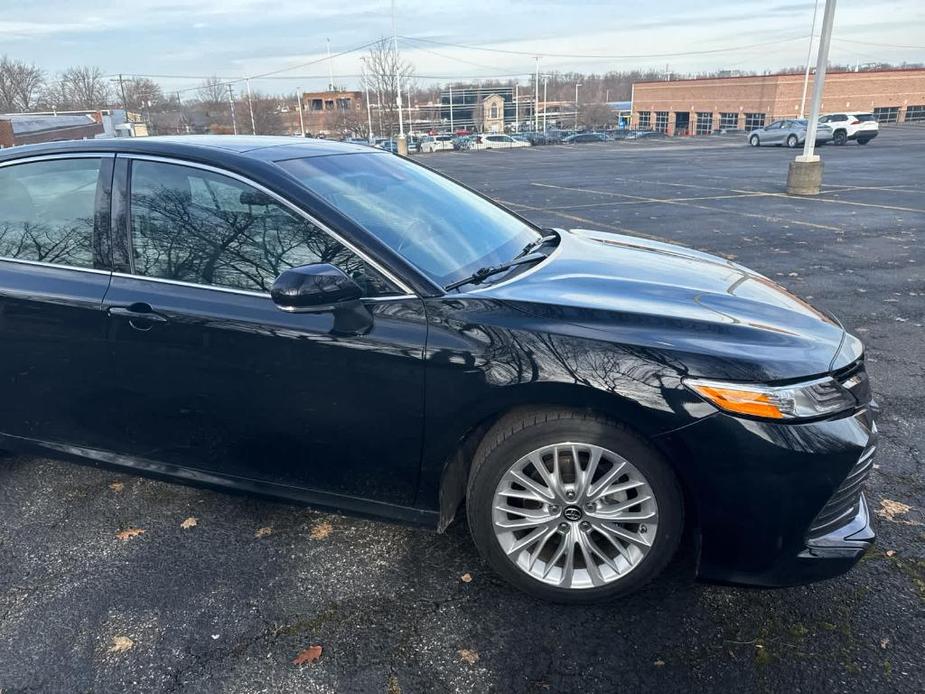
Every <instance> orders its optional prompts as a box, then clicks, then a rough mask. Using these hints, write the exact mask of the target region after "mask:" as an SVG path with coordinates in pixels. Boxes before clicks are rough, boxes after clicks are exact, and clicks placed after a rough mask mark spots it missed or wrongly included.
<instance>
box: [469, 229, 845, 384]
mask: <svg viewBox="0 0 925 694" xmlns="http://www.w3.org/2000/svg"><path fill="white" fill-rule="evenodd" d="M560 237H561V240H560V243H559V245H558V246H557V247H556V249H555V250H554V252H553V253H552V254H551V255H550V257H549V258H548V259H547V260H545V261H544V262H542V263H541V264H540V265H538V266H534V267H533V268H531V269H530V270H527V271H526V272H524V273H522V274H521V275H519V276H517V277H514V278H512V279H510V280H507V281H502V282H500V283H498V284H496V285H494V286H490V287H487V288H485V289H483V290H480V291H479V292H478V293H479V294H482V295H486V294H487V295H490V296H492V297H494V298H497V299H500V300H502V301H504V302H506V303H507V304H509V305H510V306H513V307H515V308H517V309H518V310H520V311H522V312H525V313H527V314H529V315H531V316H533V317H535V318H541V319H548V320H550V321H557V322H565V323H568V324H572V325H576V326H582V327H583V328H585V329H590V330H593V331H603V332H604V333H606V335H607V339H611V340H613V341H614V342H619V343H620V344H625V345H638V346H641V347H647V348H649V349H651V350H658V351H659V352H661V353H663V354H668V355H670V359H671V360H672V362H674V363H675V364H679V363H680V365H681V366H680V367H679V368H680V370H682V371H683V372H684V373H686V374H687V375H691V376H700V377H708V378H727V379H734V380H760V381H777V380H786V379H792V378H801V377H806V376H813V375H817V374H822V373H826V372H828V371H830V370H832V369H837V368H840V367H841V366H845V365H847V364H849V363H850V362H851V361H853V360H855V359H857V358H858V357H859V356H860V353H861V348H860V343H859V342H858V341H857V339H856V338H853V337H851V336H849V335H847V334H846V333H845V331H844V329H843V328H842V326H841V325H840V324H839V323H838V321H837V320H836V319H835V318H834V317H832V316H831V315H828V314H826V313H824V312H822V311H820V310H818V309H816V308H814V307H813V306H810V305H809V304H808V303H806V302H805V301H803V300H802V299H800V298H798V297H796V296H795V295H793V294H791V293H790V292H788V291H787V290H786V289H784V288H783V287H780V286H779V285H777V284H775V283H774V282H772V281H771V280H769V279H768V278H767V277H764V276H762V275H760V274H758V273H757V272H753V271H751V270H749V269H747V268H745V267H743V266H741V265H739V264H737V263H734V262H731V261H729V260H725V259H723V258H719V257H717V256H713V255H710V254H708V253H702V252H700V251H696V250H692V249H689V248H683V247H681V246H676V245H673V244H668V243H661V242H658V241H650V240H647V239H642V238H638V237H633V236H625V235H621V234H611V233H606V232H597V231H590V230H585V229H573V230H571V231H564V230H561V231H560ZM534 329H535V328H534ZM550 330H551V331H554V328H552V327H551V328H550Z"/></svg>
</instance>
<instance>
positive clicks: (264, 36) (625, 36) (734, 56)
mask: <svg viewBox="0 0 925 694" xmlns="http://www.w3.org/2000/svg"><path fill="white" fill-rule="evenodd" d="M824 2H825V0H821V1H820V8H819V23H820V24H821V18H822V5H823V4H824ZM0 5H2V6H3V7H0V54H3V53H5V54H7V55H9V56H10V57H12V58H16V59H19V60H24V61H26V62H29V63H35V64H36V65H38V66H39V67H41V68H43V69H44V70H46V72H47V73H48V75H49V76H54V74H55V73H57V72H59V71H60V70H62V69H64V68H65V67H68V66H71V65H97V66H99V67H100V68H102V69H103V71H104V72H105V73H106V74H109V75H116V74H119V73H122V74H124V75H126V76H128V75H150V76H155V79H157V81H158V82H159V83H160V84H161V85H162V86H163V87H164V88H165V89H167V90H170V91H175V90H183V92H182V93H184V94H189V95H193V91H192V90H194V89H195V87H196V85H197V84H199V83H200V82H201V81H202V78H203V77H205V76H208V75H217V76H220V77H222V78H228V79H234V78H240V77H242V76H253V75H261V74H264V73H267V72H271V71H280V70H282V71H284V72H280V73H279V74H278V75H277V76H276V78H274V79H268V78H260V79H256V80H254V82H253V83H252V84H253V87H254V88H255V89H259V90H262V91H266V92H274V93H280V92H284V91H293V92H294V91H296V90H297V89H305V90H314V89H323V88H325V85H326V84H327V83H328V74H329V69H328V63H327V61H326V60H324V59H325V56H326V51H327V47H328V45H330V50H331V52H332V54H334V55H335V58H334V59H333V61H332V62H331V68H332V71H333V74H334V81H335V83H336V84H338V85H343V86H346V87H348V88H350V87H355V86H356V84H357V82H358V75H359V72H360V61H359V56H360V55H362V54H363V51H354V52H350V51H352V50H353V49H356V48H357V47H359V46H362V45H363V44H366V43H369V42H371V41H374V40H376V39H379V38H381V37H383V36H389V35H391V33H392V14H391V3H389V2H387V1H383V0H272V1H269V0H196V1H195V2H189V1H184V0H145V1H144V2H137V1H133V2H125V1H118V0H90V1H89V2H74V0H18V1H17V0H0ZM482 5H484V9H480V6H482ZM813 6H814V0H803V1H799V0H767V1H762V2H753V1H751V0H713V2H710V3H706V2H690V1H689V0H688V1H687V2H679V1H677V0H661V1H660V2H653V1H651V0H650V1H649V2H633V3H629V2H618V1H609V2H608V1H607V0H500V1H498V0H496V1H495V2H491V3H488V2H485V3H482V2H478V1H476V2H472V1H471V0H468V1H464V2H461V1H459V0H456V1H455V2H450V1H447V0H424V1H421V0H396V3H395V26H396V29H397V33H398V35H399V44H400V46H401V50H402V53H403V55H404V57H405V58H407V59H408V60H410V61H411V62H412V64H413V65H414V67H415V71H416V74H417V76H418V81H419V82H422V83H424V82H443V83H445V82H447V81H457V80H460V81H462V80H474V79H478V78H483V79H485V78H491V77H504V78H506V77H515V76H516V77H518V78H519V77H521V76H522V79H523V82H524V83H525V84H526V83H527V82H528V81H529V75H530V74H531V73H532V72H533V71H534V69H535V61H534V58H533V56H534V55H540V56H541V58H540V70H541V71H554V70H558V71H562V72H566V71H570V70H577V71H582V72H604V71H607V70H625V69H632V68H653V69H660V70H665V69H668V70H669V71H671V72H681V73H688V72H698V71H704V70H712V69H717V68H726V69H758V70H763V69H774V68H780V67H786V66H795V65H802V64H804V62H805V60H806V52H807V48H808V38H809V34H810V25H811V21H812V16H813ZM818 30H819V24H817V30H816V33H817V34H818ZM460 46H463V47H460ZM341 53H344V55H338V54H341ZM830 60H832V61H833V62H836V63H849V64H855V63H858V62H860V63H866V62H874V61H889V62H902V61H908V62H925V2H923V0H839V1H838V6H837V9H836V14H835V25H834V33H833V41H832V47H831V53H830ZM814 61H815V58H814V59H813V62H814ZM306 63H314V64H311V65H305V64H306Z"/></svg>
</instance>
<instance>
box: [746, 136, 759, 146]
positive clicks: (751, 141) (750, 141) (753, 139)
mask: <svg viewBox="0 0 925 694" xmlns="http://www.w3.org/2000/svg"><path fill="white" fill-rule="evenodd" d="M748 144H750V145H751V146H752V147H760V146H761V140H759V139H758V136H757V135H752V136H751V137H750V138H748Z"/></svg>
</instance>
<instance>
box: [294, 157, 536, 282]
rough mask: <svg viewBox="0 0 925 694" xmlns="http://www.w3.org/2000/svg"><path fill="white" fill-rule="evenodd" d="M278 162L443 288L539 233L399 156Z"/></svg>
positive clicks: (499, 260) (514, 251)
mask: <svg viewBox="0 0 925 694" xmlns="http://www.w3.org/2000/svg"><path fill="white" fill-rule="evenodd" d="M277 163H278V164H279V166H281V167H282V168H283V169H285V170H286V171H287V172H289V173H290V174H291V175H293V176H295V177H296V178H297V179H298V180H299V182H300V183H302V185H304V186H305V187H306V188H308V189H309V190H310V191H312V192H313V193H314V194H316V195H317V196H318V197H320V198H322V199H323V200H325V201H326V202H328V203H330V204H331V205H332V206H333V207H335V208H337V210H338V211H340V212H341V213H342V214H344V215H346V216H347V217H349V218H350V219H351V220H353V221H354V222H355V223H356V224H358V225H359V226H361V227H363V228H364V229H366V230H367V231H369V232H370V233H371V234H373V235H374V236H376V237H377V238H379V239H380V240H381V241H382V242H383V243H385V244H386V245H387V246H389V247H390V248H391V249H393V250H394V251H395V252H397V253H398V254H399V255H401V256H402V257H403V258H405V259H406V260H407V261H409V262H410V263H412V264H413V265H414V266H415V267H416V268H418V269H419V270H420V271H421V272H423V273H424V274H426V275H427V276H428V277H429V278H430V279H432V280H433V281H434V282H436V283H437V284H438V285H440V286H441V287H442V286H445V285H447V284H449V283H451V282H453V281H455V280H458V279H462V278H464V277H466V276H468V275H470V274H472V273H473V272H475V271H476V270H478V269H480V268H483V267H486V266H489V265H495V264H497V263H502V262H505V261H508V260H510V259H511V258H513V257H514V256H516V255H517V254H518V253H519V252H520V251H521V249H522V248H523V247H524V246H525V245H527V244H528V243H531V242H533V241H535V240H536V239H538V238H540V234H539V232H538V231H536V230H535V229H533V228H532V227H531V226H529V225H528V224H526V223H525V222H523V221H522V220H520V219H518V218H517V217H515V216H513V215H511V214H510V213H508V212H506V211H505V210H503V209H501V208H500V207H498V206H496V205H494V204H492V203H490V202H488V201H487V200H485V199H484V198H481V197H479V196H478V195H476V194H475V193H472V192H470V191H468V190H466V189H465V188H463V187H461V186H459V185H457V184H456V183H453V182H452V181H450V180H449V179H446V178H444V177H442V176H439V175H438V174H436V173H434V172H433V171H430V170H429V169H426V168H424V167H423V166H418V165H417V164H412V163H411V162H408V161H406V160H404V159H402V158H400V157H396V156H392V155H385V154H377V153H369V154H366V153H363V154H340V155H333V156H322V157H306V158H304V159H289V160H287V161H281V162H277Z"/></svg>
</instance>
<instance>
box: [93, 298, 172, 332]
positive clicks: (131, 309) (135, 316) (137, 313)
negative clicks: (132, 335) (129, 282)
mask: <svg viewBox="0 0 925 694" xmlns="http://www.w3.org/2000/svg"><path fill="white" fill-rule="evenodd" d="M107 313H109V315H110V316H118V317H120V318H128V322H129V325H131V326H132V327H133V328H135V330H140V331H142V332H144V331H146V330H150V329H151V328H152V327H153V324H154V323H166V322H167V318H166V317H165V316H162V315H161V314H159V313H155V312H154V309H153V308H151V306H150V304H145V303H137V304H132V305H131V306H110V307H109V309H108V310H107Z"/></svg>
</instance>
